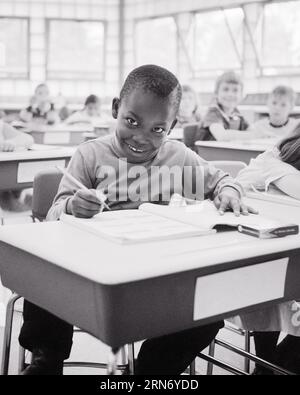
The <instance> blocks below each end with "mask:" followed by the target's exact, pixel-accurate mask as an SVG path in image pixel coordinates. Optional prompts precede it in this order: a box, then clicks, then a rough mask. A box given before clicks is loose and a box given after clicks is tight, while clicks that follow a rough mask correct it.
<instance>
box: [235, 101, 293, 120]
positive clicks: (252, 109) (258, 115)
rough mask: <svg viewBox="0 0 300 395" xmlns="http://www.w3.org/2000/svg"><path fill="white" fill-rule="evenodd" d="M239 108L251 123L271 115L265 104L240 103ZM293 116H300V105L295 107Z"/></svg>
mask: <svg viewBox="0 0 300 395" xmlns="http://www.w3.org/2000/svg"><path fill="white" fill-rule="evenodd" d="M239 110H240V111H241V113H242V114H243V115H244V117H245V118H246V119H247V121H248V122H249V123H250V124H251V123H254V122H256V121H259V120H260V119H262V118H266V117H268V116H269V109H268V107H267V106H265V105H263V106H262V105H240V106H239ZM291 117H293V118H300V107H299V106H296V107H294V109H293V110H292V112H291Z"/></svg>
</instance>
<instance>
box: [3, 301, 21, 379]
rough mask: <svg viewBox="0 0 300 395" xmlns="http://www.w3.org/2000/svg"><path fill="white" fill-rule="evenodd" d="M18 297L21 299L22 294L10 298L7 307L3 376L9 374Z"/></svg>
mask: <svg viewBox="0 0 300 395" xmlns="http://www.w3.org/2000/svg"><path fill="white" fill-rule="evenodd" d="M18 299H20V296H19V295H16V294H14V295H13V296H12V297H11V298H10V300H9V302H8V304H7V307H6V319H5V329H4V337H3V349H2V364H1V372H0V374H1V376H3V375H4V376H7V375H8V368H9V357H10V348H11V334H12V327H13V315H14V307H15V303H16V301H17V300H18Z"/></svg>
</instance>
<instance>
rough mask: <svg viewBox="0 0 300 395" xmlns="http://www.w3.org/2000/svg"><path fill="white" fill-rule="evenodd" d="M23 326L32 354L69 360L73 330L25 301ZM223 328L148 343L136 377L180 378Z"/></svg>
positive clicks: (23, 336) (217, 326)
mask: <svg viewBox="0 0 300 395" xmlns="http://www.w3.org/2000/svg"><path fill="white" fill-rule="evenodd" d="M23 315H24V324H23V327H22V329H21V333H20V337H19V341H20V344H21V346H22V347H24V348H25V349H27V350H29V351H33V350H34V349H36V348H47V349H50V350H51V351H54V352H57V353H58V354H59V355H61V357H62V359H68V358H69V356H70V352H71V348H72V337H73V327H72V326H71V325H69V324H67V323H66V322H64V321H62V320H60V319H59V318H57V317H55V316H54V315H52V314H50V313H48V312H47V311H45V310H42V309H41V308H39V307H37V306H35V305H33V304H32V303H29V302H27V301H26V300H25V301H24V313H23ZM223 326H224V323H223V322H218V323H215V324H210V325H206V326H201V327H197V328H193V329H189V330H186V331H183V332H179V333H175V334H171V335H167V336H162V337H159V338H155V339H150V340H146V341H145V342H144V343H143V344H142V347H141V350H140V352H139V355H138V359H137V368H136V374H139V375H147V374H150V375H155V374H157V375H160V374H161V375H162V374H169V375H179V374H181V373H182V372H184V370H185V369H186V368H187V367H188V366H189V365H190V364H191V363H192V362H193V360H194V359H195V358H196V356H197V355H198V353H199V352H201V351H202V350H204V349H205V348H206V347H207V346H208V345H209V344H210V343H211V342H212V340H213V339H214V338H215V337H216V335H217V334H218V332H219V330H220V329H221V328H222V327H223Z"/></svg>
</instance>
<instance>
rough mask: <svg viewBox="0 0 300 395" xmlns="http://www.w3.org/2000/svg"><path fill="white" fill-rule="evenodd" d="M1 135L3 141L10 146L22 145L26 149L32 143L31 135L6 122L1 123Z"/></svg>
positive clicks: (17, 146)
mask: <svg viewBox="0 0 300 395" xmlns="http://www.w3.org/2000/svg"><path fill="white" fill-rule="evenodd" d="M3 135H4V139H5V141H4V143H6V144H11V146H12V148H13V147H14V148H19V147H23V148H26V149H28V148H29V147H30V146H31V145H33V143H34V140H33V138H32V136H30V135H29V134H26V133H23V132H19V131H18V130H17V129H15V128H14V127H12V126H10V125H8V124H7V123H5V124H4V125H3ZM12 150H14V149H12Z"/></svg>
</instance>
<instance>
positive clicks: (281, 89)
mask: <svg viewBox="0 0 300 395" xmlns="http://www.w3.org/2000/svg"><path fill="white" fill-rule="evenodd" d="M270 96H277V97H284V96H286V97H288V98H289V99H290V101H291V103H292V105H295V103H296V100H297V94H296V92H295V91H294V89H293V88H291V87H289V86H285V85H279V86H277V87H276V88H274V89H273V90H272V92H271V94H270Z"/></svg>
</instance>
